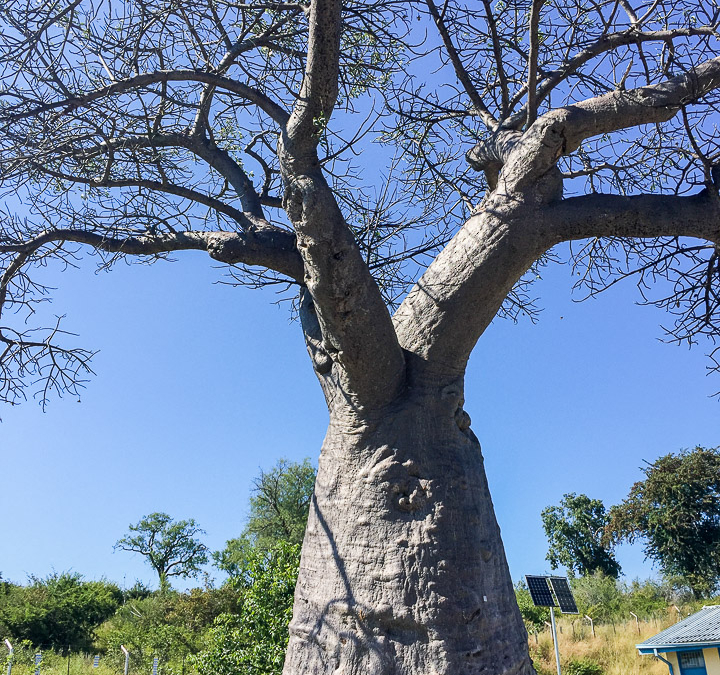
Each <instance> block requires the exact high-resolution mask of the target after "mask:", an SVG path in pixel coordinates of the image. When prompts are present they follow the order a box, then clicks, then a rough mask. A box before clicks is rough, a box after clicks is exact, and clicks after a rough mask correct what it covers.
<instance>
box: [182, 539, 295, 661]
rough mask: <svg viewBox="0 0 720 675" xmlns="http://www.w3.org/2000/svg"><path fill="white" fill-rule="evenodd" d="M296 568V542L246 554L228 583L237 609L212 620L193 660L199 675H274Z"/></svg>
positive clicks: (280, 656) (285, 637)
mask: <svg viewBox="0 0 720 675" xmlns="http://www.w3.org/2000/svg"><path fill="white" fill-rule="evenodd" d="M299 564H300V545H299V544H292V543H289V542H279V543H277V544H275V545H274V546H272V547H271V548H269V549H264V550H263V549H257V548H256V549H254V550H253V551H252V552H251V553H250V555H249V556H248V557H247V558H246V559H245V561H244V562H243V565H242V568H241V569H240V570H239V573H238V574H237V575H236V576H235V577H234V578H233V579H232V581H231V584H232V585H233V586H234V587H235V588H237V589H238V590H239V591H240V593H241V594H242V608H241V610H240V612H239V613H237V614H223V615H221V616H220V617H218V618H217V619H216V621H215V625H214V626H213V628H211V629H210V631H209V633H208V637H207V642H206V647H205V649H204V650H203V651H202V652H200V653H199V654H198V655H197V656H196V657H195V658H194V659H193V663H194V665H195V667H196V668H197V670H198V672H199V673H200V675H279V673H280V672H281V671H282V667H283V662H284V657H285V649H286V647H287V643H288V624H289V623H290V619H291V618H292V606H293V595H294V592H295V583H296V580H297V575H298V566H299Z"/></svg>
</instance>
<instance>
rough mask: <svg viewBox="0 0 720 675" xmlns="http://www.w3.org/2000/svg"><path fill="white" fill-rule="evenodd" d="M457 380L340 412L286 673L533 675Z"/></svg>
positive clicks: (324, 466)
mask: <svg viewBox="0 0 720 675" xmlns="http://www.w3.org/2000/svg"><path fill="white" fill-rule="evenodd" d="M461 403H462V386H461V384H460V385H457V384H450V385H447V386H445V387H438V386H428V387H412V388H409V390H407V391H406V392H405V393H404V394H403V395H402V397H400V398H399V399H398V400H397V401H396V402H395V403H393V404H392V405H390V406H388V407H387V408H386V409H385V410H384V411H382V412H380V413H376V414H373V415H372V416H371V417H370V418H369V419H368V418H367V417H363V419H362V420H359V419H358V418H357V417H356V416H354V415H351V414H346V413H344V412H339V411H337V410H336V411H334V414H331V423H330V428H329V430H328V434H327V437H326V439H325V443H324V445H323V449H322V454H321V456H320V462H319V472H318V477H317V484H316V487H315V497H314V502H313V507H312V509H311V512H310V519H309V523H308V528H307V533H306V536H305V542H304V544H303V552H302V562H301V566H300V576H299V579H298V584H297V590H296V593H295V606H294V616H293V620H292V623H291V625H290V644H289V647H288V653H287V657H286V661H285V669H284V671H283V672H284V675H310V674H313V675H315V674H317V675H319V674H322V673H333V674H334V675H381V674H382V675H385V674H387V675H390V674H397V675H405V674H410V673H418V674H420V673H422V675H446V674H447V675H450V674H452V675H471V674H473V673H484V674H485V675H500V674H501V673H502V674H510V673H513V674H515V673H517V674H523V675H530V674H532V673H534V672H535V671H534V670H533V668H532V665H531V662H530V659H529V657H528V650H527V636H526V632H525V629H524V627H523V623H522V619H521V617H520V614H519V611H518V609H517V605H516V603H515V598H514V594H513V588H512V582H511V579H510V575H509V572H508V568H507V563H506V560H505V553H504V550H503V545H502V542H501V540H500V531H499V528H498V525H497V522H496V520H495V514H494V511H493V505H492V501H491V498H490V493H489V492H488V487H487V481H486V478H485V473H484V470H483V459H482V455H481V453H480V445H479V443H478V442H477V439H476V438H475V436H474V434H473V433H472V431H470V429H469V428H468V425H469V419H468V417H467V415H466V413H464V412H463V411H462V408H461Z"/></svg>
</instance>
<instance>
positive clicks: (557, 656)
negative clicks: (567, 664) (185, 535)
mask: <svg viewBox="0 0 720 675" xmlns="http://www.w3.org/2000/svg"><path fill="white" fill-rule="evenodd" d="M550 628H551V630H552V636H553V643H554V644H555V663H556V664H557V672H558V675H562V673H561V672H560V646H559V645H558V636H557V627H556V626H555V612H554V610H553V608H552V607H551V608H550Z"/></svg>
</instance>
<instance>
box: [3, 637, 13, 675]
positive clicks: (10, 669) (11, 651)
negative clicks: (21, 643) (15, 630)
mask: <svg viewBox="0 0 720 675" xmlns="http://www.w3.org/2000/svg"><path fill="white" fill-rule="evenodd" d="M5 646H6V647H7V648H8V651H9V652H10V655H9V656H8V667H7V675H11V673H12V666H13V664H12V662H13V654H14V653H15V650H14V649H13V646H12V645H11V644H10V640H7V639H6V640H5Z"/></svg>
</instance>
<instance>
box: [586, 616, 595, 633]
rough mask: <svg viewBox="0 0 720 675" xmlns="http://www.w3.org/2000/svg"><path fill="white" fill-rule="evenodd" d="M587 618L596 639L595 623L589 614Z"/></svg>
mask: <svg viewBox="0 0 720 675" xmlns="http://www.w3.org/2000/svg"><path fill="white" fill-rule="evenodd" d="M585 618H586V619H587V620H588V621H589V622H590V630H592V634H593V637H595V623H594V622H593V620H592V619H591V618H590V617H589V616H588V615H587V614H586V615H585Z"/></svg>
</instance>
